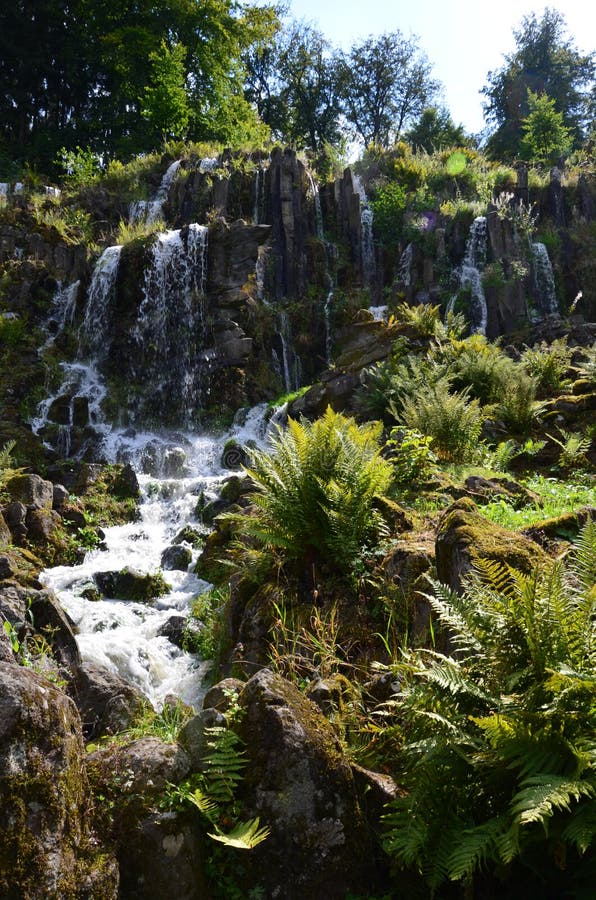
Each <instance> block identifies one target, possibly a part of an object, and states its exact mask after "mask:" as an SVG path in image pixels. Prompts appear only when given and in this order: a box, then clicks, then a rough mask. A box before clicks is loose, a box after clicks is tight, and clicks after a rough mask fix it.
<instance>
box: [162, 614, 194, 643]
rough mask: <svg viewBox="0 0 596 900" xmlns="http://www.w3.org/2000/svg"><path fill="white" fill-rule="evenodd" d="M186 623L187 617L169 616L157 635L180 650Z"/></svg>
mask: <svg viewBox="0 0 596 900" xmlns="http://www.w3.org/2000/svg"><path fill="white" fill-rule="evenodd" d="M188 622H189V620H188V618H187V616H170V618H169V619H167V620H166V621H165V622H164V624H163V625H162V626H161V628H160V629H159V633H160V635H162V636H163V637H166V638H167V639H168V640H169V641H171V642H172V644H175V646H176V647H180V648H182V646H183V644H184V638H185V634H186V629H187V627H188Z"/></svg>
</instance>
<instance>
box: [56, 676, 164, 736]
mask: <svg viewBox="0 0 596 900" xmlns="http://www.w3.org/2000/svg"><path fill="white" fill-rule="evenodd" d="M68 693H69V695H70V696H71V697H72V698H73V700H74V701H75V703H76V705H77V708H78V710H79V713H80V716H81V720H82V723H83V731H84V734H85V737H86V738H87V740H96V739H97V738H99V737H102V736H103V735H106V734H117V733H118V732H120V731H124V730H125V729H126V728H128V727H129V726H130V725H131V724H132V722H133V721H134V719H135V718H136V717H137V716H138V714H139V713H140V712H141V710H142V709H143V707H144V706H146V704H147V699H146V697H144V696H143V694H141V692H140V691H138V690H137V689H136V688H134V687H133V686H132V685H131V684H130V682H129V681H126V680H125V679H124V678H121V677H120V676H119V675H117V674H116V673H115V672H111V671H110V670H109V669H106V668H104V667H102V666H98V665H96V664H95V663H90V662H86V663H83V664H81V665H79V666H78V667H77V669H76V671H75V672H74V675H73V677H72V678H71V680H70V682H69V685H68Z"/></svg>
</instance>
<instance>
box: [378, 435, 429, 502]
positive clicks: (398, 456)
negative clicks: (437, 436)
mask: <svg viewBox="0 0 596 900" xmlns="http://www.w3.org/2000/svg"><path fill="white" fill-rule="evenodd" d="M432 441H433V439H432V437H429V436H428V435H423V434H420V433H419V432H418V431H412V430H411V429H408V428H392V429H391V433H390V435H389V438H388V440H387V443H386V445H385V446H386V448H387V451H388V453H389V459H390V460H391V462H392V464H393V468H394V470H395V482H396V484H398V485H400V486H402V487H406V486H410V485H412V484H415V483H416V482H420V481H427V480H428V479H429V478H430V477H431V476H432V475H433V474H434V473H435V472H436V471H437V457H436V455H435V454H434V453H433V451H432V450H431V444H432Z"/></svg>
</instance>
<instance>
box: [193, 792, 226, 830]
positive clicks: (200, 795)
mask: <svg viewBox="0 0 596 900" xmlns="http://www.w3.org/2000/svg"><path fill="white" fill-rule="evenodd" d="M187 800H188V801H189V802H190V803H193V804H194V805H195V806H196V807H197V809H198V810H199V812H201V813H203V815H204V816H205V817H206V818H207V819H209V821H210V822H211V823H212V824H213V823H214V821H215V820H216V819H217V818H218V816H219V812H220V809H219V805H218V804H217V803H216V802H215V800H213V798H211V797H209V796H207V794H206V793H205V792H204V791H202V790H201V789H200V788H196V789H195V790H194V791H193V792H192V793H189V794H187Z"/></svg>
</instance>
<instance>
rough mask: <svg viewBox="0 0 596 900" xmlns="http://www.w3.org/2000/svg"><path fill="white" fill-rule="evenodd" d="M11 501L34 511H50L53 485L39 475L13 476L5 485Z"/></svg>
mask: <svg viewBox="0 0 596 900" xmlns="http://www.w3.org/2000/svg"><path fill="white" fill-rule="evenodd" d="M6 489H7V491H8V493H9V495H10V497H11V498H12V499H13V500H19V501H20V502H21V503H23V504H24V505H25V506H27V507H29V508H31V507H32V508H34V509H48V510H49V509H51V508H52V501H53V499H54V485H53V484H52V482H51V481H46V480H45V478H42V477H41V476H40V475H15V476H14V477H13V478H11V479H10V481H9V482H8V484H7V485H6Z"/></svg>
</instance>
